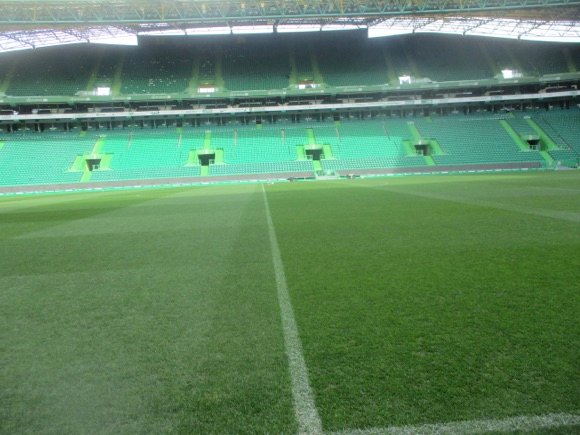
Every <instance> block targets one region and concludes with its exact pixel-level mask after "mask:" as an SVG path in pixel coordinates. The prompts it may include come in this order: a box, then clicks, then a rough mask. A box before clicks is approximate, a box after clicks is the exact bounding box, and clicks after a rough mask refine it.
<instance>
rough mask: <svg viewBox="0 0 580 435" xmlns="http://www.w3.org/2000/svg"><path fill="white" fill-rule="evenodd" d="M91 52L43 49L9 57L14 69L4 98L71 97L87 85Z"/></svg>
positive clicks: (91, 63) (92, 57)
mask: <svg viewBox="0 0 580 435" xmlns="http://www.w3.org/2000/svg"><path fill="white" fill-rule="evenodd" d="M94 53H95V51H93V50H86V49H85V47H72V48H69V49H68V50H63V49H62V48H52V47H51V48H46V49H43V50H35V51H33V52H31V53H25V54H22V53H16V54H12V55H11V56H10V62H14V66H15V69H14V71H13V76H12V79H11V80H10V83H9V84H8V87H7V89H6V94H8V95H15V96H21V95H34V96H45V95H75V94H76V93H77V92H79V91H84V90H86V88H87V85H88V84H89V78H90V74H91V72H92V71H93V68H94V67H95V56H94Z"/></svg>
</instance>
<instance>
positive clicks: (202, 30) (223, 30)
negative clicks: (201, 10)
mask: <svg viewBox="0 0 580 435" xmlns="http://www.w3.org/2000/svg"><path fill="white" fill-rule="evenodd" d="M231 33H232V29H230V28H229V27H227V26H222V27H193V28H191V29H185V34H186V35H188V36H203V35H230V34H231Z"/></svg>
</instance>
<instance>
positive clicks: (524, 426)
mask: <svg viewBox="0 0 580 435" xmlns="http://www.w3.org/2000/svg"><path fill="white" fill-rule="evenodd" d="M578 425H580V415H576V414H546V415H537V416H522V417H510V418H505V419H492V420H467V421H457V422H452V423H439V424H423V425H417V426H392V427H384V428H370V429H352V430H344V431H339V432H333V435H382V434H385V435H386V434H388V435H447V434H449V435H451V434H481V433H485V432H514V431H524V432H527V431H538V430H541V429H550V428H559V427H565V426H578Z"/></svg>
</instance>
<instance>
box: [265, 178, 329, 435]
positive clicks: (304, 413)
mask: <svg viewBox="0 0 580 435" xmlns="http://www.w3.org/2000/svg"><path fill="white" fill-rule="evenodd" d="M262 194H263V196H264V206H265V210H266V220H267V222H268V234H269V236H270V246H271V250H272V261H273V263H274V271H275V274H276V287H277V292H278V303H279V304H280V313H281V317H282V328H283V330H284V346H285V348H286V355H287V356H288V367H289V370H290V378H291V382H292V398H293V401H294V412H295V414H296V420H297V422H298V430H299V433H302V434H319V433H322V422H321V421H320V416H319V415H318V410H317V409H316V404H315V403H314V396H313V394H312V390H311V388H310V381H309V380H308V368H307V367H306V362H305V361H304V355H303V353H302V343H301V342H300V336H299V334H298V328H297V326H296V320H295V318H294V310H293V309H292V302H291V301H290V295H289V293H288V285H287V283H286V275H285V273H284V264H283V263H282V256H281V255H280V248H279V247H278V239H277V237H276V230H275V228H274V222H273V221H272V215H271V213H270V205H269V204H268V196H267V195H266V190H265V189H264V185H262Z"/></svg>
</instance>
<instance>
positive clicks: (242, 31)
mask: <svg viewBox="0 0 580 435" xmlns="http://www.w3.org/2000/svg"><path fill="white" fill-rule="evenodd" d="M232 33H233V34H234V35H249V34H256V33H274V26H272V25H256V26H232Z"/></svg>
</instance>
